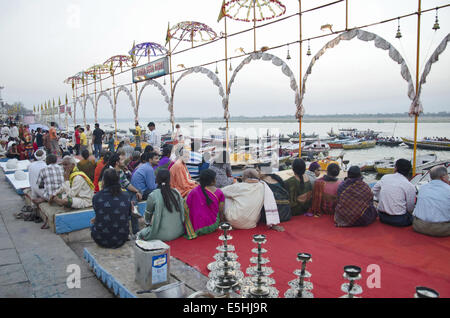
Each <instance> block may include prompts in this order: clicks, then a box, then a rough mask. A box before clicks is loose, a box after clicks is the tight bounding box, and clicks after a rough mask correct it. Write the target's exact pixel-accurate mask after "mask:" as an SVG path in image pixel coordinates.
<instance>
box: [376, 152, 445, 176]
mask: <svg viewBox="0 0 450 318" xmlns="http://www.w3.org/2000/svg"><path fill="white" fill-rule="evenodd" d="M436 161H437V156H436V155H435V154H428V155H424V156H418V157H417V158H416V174H417V173H421V172H422V171H423V170H425V169H429V168H430V167H432V166H434V165H435V163H436ZM376 170H377V172H378V174H382V175H384V174H391V173H394V172H395V162H394V161H392V162H388V163H385V164H380V165H378V166H376Z"/></svg>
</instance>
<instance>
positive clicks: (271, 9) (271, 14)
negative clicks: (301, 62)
mask: <svg viewBox="0 0 450 318" xmlns="http://www.w3.org/2000/svg"><path fill="white" fill-rule="evenodd" d="M222 12H223V14H224V15H225V16H226V17H228V18H230V19H233V20H237V21H244V22H253V33H254V50H255V51H256V22H257V21H265V20H270V19H273V18H277V17H279V16H282V15H283V14H285V13H286V7H285V6H284V4H282V3H281V2H280V1H279V0H230V1H227V2H225V3H224V4H223V7H222Z"/></svg>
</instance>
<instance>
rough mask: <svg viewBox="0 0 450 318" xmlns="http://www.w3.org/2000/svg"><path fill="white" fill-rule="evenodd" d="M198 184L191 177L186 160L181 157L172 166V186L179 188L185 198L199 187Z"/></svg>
mask: <svg viewBox="0 0 450 318" xmlns="http://www.w3.org/2000/svg"><path fill="white" fill-rule="evenodd" d="M197 185H198V184H197V183H195V181H194V180H192V179H191V175H190V174H189V170H188V169H187V167H186V165H185V164H184V162H183V161H182V160H181V159H178V160H177V161H176V162H175V164H174V165H173V166H172V167H171V168H170V187H171V188H175V189H177V190H178V192H180V194H181V196H182V197H183V199H184V198H186V196H187V195H188V194H189V192H190V191H191V190H193V189H195V187H197Z"/></svg>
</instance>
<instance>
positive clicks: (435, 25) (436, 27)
mask: <svg viewBox="0 0 450 318" xmlns="http://www.w3.org/2000/svg"><path fill="white" fill-rule="evenodd" d="M437 11H438V9H437V8H436V21H434V25H433V30H434V31H436V30H439V29H440V28H441V27H440V26H439V21H438V13H437Z"/></svg>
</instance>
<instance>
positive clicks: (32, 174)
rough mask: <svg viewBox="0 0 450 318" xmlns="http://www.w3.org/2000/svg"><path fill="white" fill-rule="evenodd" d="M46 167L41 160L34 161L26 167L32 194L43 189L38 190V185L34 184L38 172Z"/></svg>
mask: <svg viewBox="0 0 450 318" xmlns="http://www.w3.org/2000/svg"><path fill="white" fill-rule="evenodd" d="M45 167H47V164H46V163H45V161H43V160H39V161H35V162H33V163H32V164H30V166H29V167H28V180H29V181H30V187H31V191H32V192H34V193H40V192H42V191H43V189H39V185H38V184H37V183H36V181H37V179H38V176H39V172H40V171H41V170H42V169H43V168H45Z"/></svg>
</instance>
